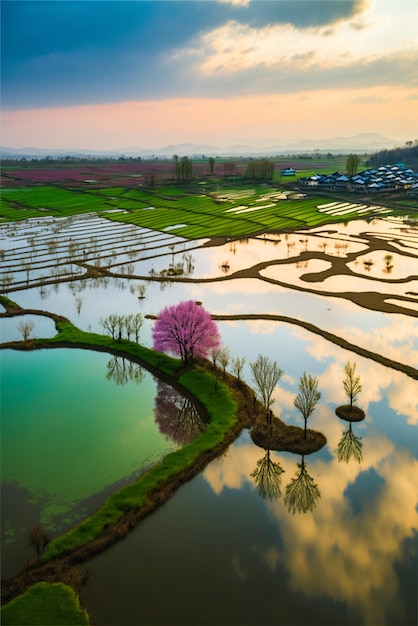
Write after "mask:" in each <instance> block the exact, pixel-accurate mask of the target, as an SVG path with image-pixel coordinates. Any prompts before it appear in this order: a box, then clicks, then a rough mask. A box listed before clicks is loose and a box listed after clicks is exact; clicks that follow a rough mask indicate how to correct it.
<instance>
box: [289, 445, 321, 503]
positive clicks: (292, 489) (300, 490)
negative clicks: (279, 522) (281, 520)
mask: <svg viewBox="0 0 418 626" xmlns="http://www.w3.org/2000/svg"><path fill="white" fill-rule="evenodd" d="M298 468H299V472H298V473H297V474H296V477H295V478H292V480H291V482H290V483H289V484H288V485H287V486H286V494H285V496H284V502H285V504H286V506H287V510H288V511H289V513H292V514H293V515H294V514H295V513H306V512H307V511H312V510H313V509H314V508H315V506H316V501H317V500H318V499H319V498H320V497H321V492H320V491H319V489H318V485H317V484H316V483H315V482H314V479H313V478H312V476H310V475H309V474H308V471H307V469H306V463H305V459H304V456H303V455H302V461H301V462H300V463H298Z"/></svg>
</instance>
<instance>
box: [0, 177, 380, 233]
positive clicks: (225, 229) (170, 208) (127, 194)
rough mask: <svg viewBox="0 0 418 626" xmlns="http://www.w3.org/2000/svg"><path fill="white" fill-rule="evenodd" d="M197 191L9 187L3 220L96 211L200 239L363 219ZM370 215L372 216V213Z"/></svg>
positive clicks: (287, 196)
mask: <svg viewBox="0 0 418 626" xmlns="http://www.w3.org/2000/svg"><path fill="white" fill-rule="evenodd" d="M188 189H189V190H190V187H189V188H188ZM194 191H195V193H190V191H189V192H186V191H185V190H181V189H179V188H177V187H175V186H173V185H168V186H166V187H162V188H158V189H155V190H145V189H141V188H138V189H132V188H124V187H110V188H106V189H100V190H86V191H79V190H77V191H73V190H69V189H65V188H62V187H59V186H48V185H45V186H36V187H24V188H15V189H5V190H3V192H2V205H1V209H0V220H1V221H3V222H6V221H7V222H8V221H15V220H23V219H27V218H34V217H40V216H45V215H50V216H53V217H70V216H72V215H77V214H83V213H96V214H98V215H101V216H102V217H106V218H107V219H109V220H113V221H117V222H124V223H129V224H135V225H136V226H139V227H142V228H149V229H152V230H157V231H166V232H170V234H174V235H179V236H182V237H184V238H187V239H200V238H203V237H216V236H223V237H235V238H236V237H243V236H246V235H249V234H255V233H263V232H275V231H286V230H295V229H301V228H308V227H314V226H317V225H319V224H324V223H333V222H334V223H336V222H342V221H349V220H350V219H355V218H358V217H359V214H358V213H357V211H356V209H355V206H354V205H353V210H352V211H351V212H348V213H344V215H341V214H339V215H332V214H326V215H325V214H324V213H323V212H321V211H320V210H319V209H318V206H321V205H323V204H326V203H327V202H330V199H329V198H327V197H319V196H318V197H316V198H307V197H301V196H300V194H297V193H295V192H286V193H284V194H283V193H282V192H281V191H280V190H278V189H277V188H276V187H269V186H267V185H254V184H253V185H248V186H239V187H233V186H229V185H228V186H225V187H218V188H217V190H211V191H207V192H204V187H203V188H202V187H198V186H197V185H195V189H194ZM353 202H355V198H353ZM389 212H390V213H392V211H389ZM363 217H364V215H363ZM367 217H372V213H371V214H370V215H367Z"/></svg>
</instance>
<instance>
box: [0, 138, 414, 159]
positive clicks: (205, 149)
mask: <svg viewBox="0 0 418 626" xmlns="http://www.w3.org/2000/svg"><path fill="white" fill-rule="evenodd" d="M400 145H403V142H400V141H396V140H394V139H390V138H388V137H384V136H383V135H379V134H378V133H361V134H359V135H354V136H349V137H334V138H332V139H297V140H295V141H292V142H289V141H287V142H286V141H280V140H279V139H278V140H266V141H265V142H264V144H263V142H256V141H249V142H245V141H243V142H239V140H237V143H234V144H233V145H230V146H227V147H225V146H224V147H221V146H214V145H207V144H196V143H180V144H170V145H167V146H162V147H160V148H140V147H129V148H123V149H120V150H88V149H80V150H74V149H61V150H57V149H52V150H48V149H44V148H7V147H2V146H1V147H0V157H1V158H2V159H7V158H12V159H16V158H35V159H38V158H45V157H47V156H50V157H52V158H56V157H65V156H72V157H80V158H88V157H92V158H99V157H113V158H119V157H120V156H126V157H137V156H142V157H144V158H150V157H153V156H155V157H159V158H162V157H165V158H169V159H171V158H172V157H173V155H175V154H177V155H178V156H191V157H193V156H232V157H238V156H273V155H280V154H299V153H315V152H317V151H320V152H342V153H347V152H375V151H378V150H383V149H391V148H396V147H397V146H400Z"/></svg>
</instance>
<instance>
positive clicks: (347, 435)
mask: <svg viewBox="0 0 418 626" xmlns="http://www.w3.org/2000/svg"><path fill="white" fill-rule="evenodd" d="M362 447H363V442H362V437H358V436H357V435H355V434H354V433H353V430H352V427H351V422H350V426H349V428H348V430H346V431H345V432H344V433H343V436H342V437H341V439H340V441H339V443H338V448H337V450H336V453H337V458H338V461H339V462H340V463H341V462H342V461H345V462H346V463H348V462H349V460H350V459H351V457H354V458H355V459H356V461H358V462H359V463H361V461H362V459H363V453H362V450H361V449H362Z"/></svg>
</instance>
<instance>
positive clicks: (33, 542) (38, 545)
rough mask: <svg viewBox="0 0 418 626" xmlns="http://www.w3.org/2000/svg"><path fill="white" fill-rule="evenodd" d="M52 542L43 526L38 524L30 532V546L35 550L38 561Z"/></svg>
mask: <svg viewBox="0 0 418 626" xmlns="http://www.w3.org/2000/svg"><path fill="white" fill-rule="evenodd" d="M50 541H51V540H50V538H49V536H48V535H47V533H46V532H45V530H44V529H43V527H42V526H41V524H36V525H35V526H33V527H32V528H31V529H30V530H29V545H30V547H31V548H32V547H33V548H35V550H36V556H37V558H38V561H39V559H40V558H41V555H42V553H43V551H44V550H45V548H46V547H47V545H48V544H49V542H50Z"/></svg>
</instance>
